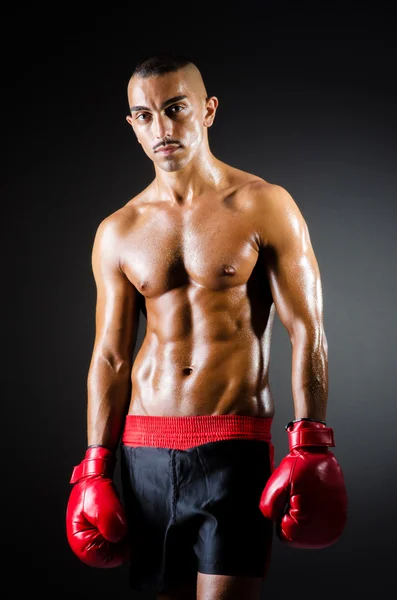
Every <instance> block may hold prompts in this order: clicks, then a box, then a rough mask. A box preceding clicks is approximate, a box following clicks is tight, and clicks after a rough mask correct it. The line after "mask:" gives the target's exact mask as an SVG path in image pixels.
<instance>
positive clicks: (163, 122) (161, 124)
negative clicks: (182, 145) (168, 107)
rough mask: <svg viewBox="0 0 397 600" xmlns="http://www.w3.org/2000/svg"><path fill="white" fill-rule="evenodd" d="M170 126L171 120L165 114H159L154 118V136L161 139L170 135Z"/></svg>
mask: <svg viewBox="0 0 397 600" xmlns="http://www.w3.org/2000/svg"><path fill="white" fill-rule="evenodd" d="M171 132H172V126H171V120H170V119H169V117H167V115H159V116H158V117H157V119H156V120H155V136H156V138H157V139H159V140H162V139H164V138H166V137H171Z"/></svg>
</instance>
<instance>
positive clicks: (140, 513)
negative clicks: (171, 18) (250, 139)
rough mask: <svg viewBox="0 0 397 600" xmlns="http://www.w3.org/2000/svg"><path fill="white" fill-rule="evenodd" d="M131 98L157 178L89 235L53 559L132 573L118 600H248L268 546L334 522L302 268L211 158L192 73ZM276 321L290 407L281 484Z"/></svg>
mask: <svg viewBox="0 0 397 600" xmlns="http://www.w3.org/2000/svg"><path fill="white" fill-rule="evenodd" d="M127 97H128V105H129V114H128V115H127V117H126V121H127V123H128V125H129V126H130V127H131V130H132V133H133V135H134V136H135V138H136V140H137V143H139V144H140V145H141V147H142V150H143V152H144V153H145V154H146V156H147V157H148V158H149V160H151V162H152V164H153V168H154V175H153V178H152V180H151V181H150V182H148V185H147V187H145V188H144V189H142V190H141V191H140V192H139V193H137V194H136V195H134V197H132V198H131V199H128V200H126V201H125V202H121V203H120V206H119V208H117V209H116V210H115V211H114V212H112V213H110V214H109V215H107V216H106V217H105V218H104V219H103V220H102V221H101V222H100V223H99V224H98V226H97V228H96V232H95V236H94V241H93V248H92V268H93V275H94V279H95V283H96V290H97V302H96V333H95V340H94V347H93V352H92V359H91V363H90V366H89V373H88V386H87V387H88V398H87V448H86V453H85V456H84V458H83V459H82V461H81V463H80V464H79V465H77V466H76V467H75V468H74V470H73V473H72V477H71V483H72V484H73V487H72V490H71V494H70V498H69V501H68V506H67V514H66V529H67V537H68V541H69V543H70V546H71V548H72V550H73V552H74V553H75V554H76V556H77V557H78V558H79V559H80V560H81V561H83V562H84V563H85V564H87V565H90V566H92V567H98V568H114V567H118V566H121V565H124V564H128V570H129V580H130V585H131V588H133V589H136V590H141V591H146V590H151V591H153V592H154V593H155V594H156V597H157V598H158V599H162V600H165V599H167V600H181V599H182V598H183V599H184V600H189V599H190V598H191V599H193V598H195V599H196V598H197V599H198V600H204V599H205V600H220V599H222V600H235V599H236V600H237V599H241V598H244V600H257V599H259V597H260V591H261V585H262V582H263V580H264V579H265V577H266V574H267V573H268V569H269V564H270V558H271V548H272V541H273V539H274V538H273V529H274V530H275V531H276V533H277V535H278V537H279V539H280V540H282V542H283V543H286V544H289V545H290V546H291V547H295V548H301V549H319V548H324V547H327V546H329V545H331V544H334V543H336V541H337V540H338V539H339V537H340V536H341V534H342V532H343V529H344V525H345V522H346V515H347V496H346V489H345V483H344V479H343V474H342V471H341V467H340V465H339V463H338V461H337V459H336V456H335V455H334V454H333V452H332V450H331V448H333V447H334V446H335V436H334V430H333V429H332V428H331V427H329V426H328V424H327V422H326V411H327V398H328V347H327V339H326V335H325V331H324V323H323V298H322V286H321V276H320V271H319V266H318V262H317V260H316V256H315V253H314V249H313V247H312V244H311V239H310V235H309V230H308V226H307V224H306V222H305V219H304V217H303V215H302V213H301V211H300V209H299V207H298V205H297V203H296V201H295V200H294V199H293V198H292V196H291V194H290V193H289V192H288V191H287V190H286V189H285V188H284V187H282V186H281V185H279V184H277V183H274V182H269V181H266V180H264V179H263V178H262V177H260V176H259V175H256V174H252V173H249V172H246V171H244V170H240V169H238V168H236V167H234V166H232V165H230V164H227V163H225V162H223V161H222V160H220V159H218V158H217V157H216V156H215V155H214V154H213V153H212V151H211V149H210V144H209V129H210V127H211V126H212V125H213V123H214V119H215V115H216V113H217V109H218V105H219V100H218V98H217V97H216V96H214V95H209V94H208V92H207V89H206V86H205V84H204V81H203V77H202V75H201V72H200V70H199V68H198V67H197V66H196V65H195V64H194V63H193V62H192V61H191V60H189V58H187V57H184V56H178V55H177V54H176V53H174V54H172V53H171V54H168V55H167V54H159V55H155V56H150V57H148V58H147V59H145V60H144V61H142V62H141V63H139V64H138V65H137V66H136V68H135V69H134V71H133V73H132V75H131V77H130V79H129V81H128V85H127ZM250 102H251V98H250V94H249V92H248V93H247V95H246V101H245V102H244V105H243V106H241V109H240V110H239V111H238V112H236V114H235V115H234V118H235V119H236V120H238V122H244V124H245V125H246V126H251V127H256V123H255V122H253V121H252V115H251V113H250ZM236 144H238V140H237V139H236ZM135 168H136V167H134V165H132V166H131V169H132V172H134V169H135ZM140 312H142V313H143V315H144V316H145V318H146V331H145V335H144V339H143V341H142V344H141V346H140V348H139V351H138V352H137V355H136V358H135V360H133V358H132V357H133V353H134V348H135V345H136V342H137V332H138V323H139V314H140ZM276 312H277V315H278V317H279V318H280V320H281V322H282V324H283V326H284V327H285V328H286V330H287V332H288V335H289V337H290V340H291V348H292V396H293V414H292V422H291V423H290V424H288V425H287V435H288V440H289V448H290V451H289V453H288V455H287V456H286V457H285V458H284V459H283V460H282V461H281V463H280V465H278V467H277V468H275V465H274V448H273V445H272V441H271V424H272V419H273V416H274V410H275V402H274V398H273V394H272V390H271V386H270V383H269V360H270V345H271V336H272V327H273V322H274V317H275V314H276ZM118 450H119V456H120V472H121V483H122V490H120V492H119V491H118V490H117V486H116V485H115V483H114V468H115V465H116V460H117V458H116V456H117V451H118Z"/></svg>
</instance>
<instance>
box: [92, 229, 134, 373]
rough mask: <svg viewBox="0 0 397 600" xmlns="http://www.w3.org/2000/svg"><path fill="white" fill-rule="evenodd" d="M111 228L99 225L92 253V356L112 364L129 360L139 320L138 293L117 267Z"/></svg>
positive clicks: (114, 242)
mask: <svg viewBox="0 0 397 600" xmlns="http://www.w3.org/2000/svg"><path fill="white" fill-rule="evenodd" d="M117 248H118V243H117V237H116V233H115V231H114V227H113V226H112V224H109V223H107V222H106V221H104V222H102V223H101V224H100V226H99V227H98V230H97V232H96V236H95V240H94V244H93V250H92V270H93V275H94V279H95V284H96V292H97V297H96V310H95V344H94V353H100V354H102V355H104V356H106V357H107V358H108V359H109V360H111V361H113V362H114V363H119V364H122V363H125V362H126V361H129V360H130V359H131V355H132V351H133V346H134V343H135V336H136V331H137V324H138V317H139V293H138V291H137V289H136V288H135V286H134V285H133V284H132V283H131V282H130V281H129V279H128V278H127V276H126V275H125V273H124V272H123V271H122V270H121V269H120V267H119V258H118V251H117Z"/></svg>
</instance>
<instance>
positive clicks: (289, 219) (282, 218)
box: [246, 180, 308, 245]
mask: <svg viewBox="0 0 397 600" xmlns="http://www.w3.org/2000/svg"><path fill="white" fill-rule="evenodd" d="M246 194H247V197H249V202H250V208H251V211H252V216H253V219H254V223H255V227H256V229H257V234H258V237H259V239H260V240H261V244H264V245H267V244H270V245H272V244H274V243H279V242H280V241H281V240H283V239H285V238H286V237H288V238H290V239H292V238H293V237H295V236H297V237H300V236H301V235H302V233H308V232H307V224H306V222H305V219H304V216H303V214H302V212H301V209H300V207H299V206H298V203H297V201H296V200H295V199H294V198H293V196H292V195H291V193H290V192H289V191H288V190H287V189H286V188H285V187H283V186H282V185H279V184H275V183H269V182H268V181H265V180H257V181H252V182H250V183H249V185H248V186H247V189H246Z"/></svg>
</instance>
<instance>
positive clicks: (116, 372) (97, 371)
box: [87, 356, 131, 450]
mask: <svg viewBox="0 0 397 600" xmlns="http://www.w3.org/2000/svg"><path fill="white" fill-rule="evenodd" d="M130 373H131V368H130V365H129V364H128V363H127V362H126V363H123V364H121V365H118V366H116V365H112V364H111V363H110V361H109V360H107V359H106V358H105V357H102V356H99V357H97V358H95V359H94V360H93V361H92V363H91V366H90V370H89V373H88V381H87V392H88V402H87V441H88V445H92V444H102V445H104V446H106V447H107V448H109V449H110V450H115V449H116V448H117V445H118V442H119V439H120V435H121V432H122V429H123V426H124V420H125V415H126V413H127V411H128V404H129V398H130V391H131V377H130Z"/></svg>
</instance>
